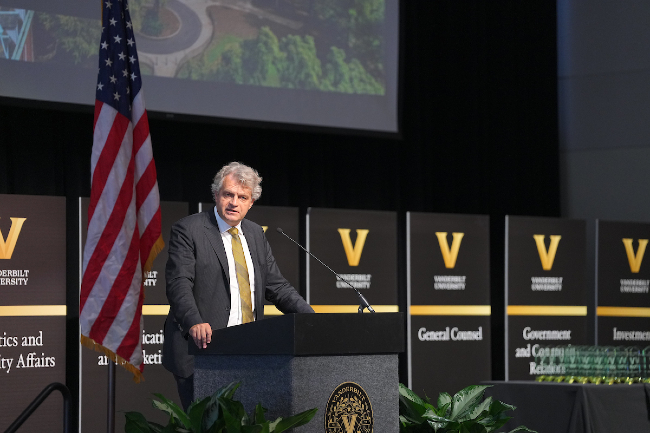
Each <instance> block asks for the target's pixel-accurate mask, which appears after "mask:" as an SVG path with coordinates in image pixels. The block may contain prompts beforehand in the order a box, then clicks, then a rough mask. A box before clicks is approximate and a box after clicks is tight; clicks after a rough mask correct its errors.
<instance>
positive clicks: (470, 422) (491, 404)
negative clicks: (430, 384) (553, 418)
mask: <svg viewBox="0 0 650 433" xmlns="http://www.w3.org/2000/svg"><path fill="white" fill-rule="evenodd" d="M486 388H488V386H485V385H472V386H468V387H467V388H465V389H463V390H462V391H460V392H458V393H457V394H455V395H454V396H453V397H451V396H450V395H449V394H448V393H446V392H442V393H440V395H439V396H438V407H437V408H436V407H435V406H434V405H432V404H431V403H430V402H429V399H428V398H426V401H425V400H423V399H421V398H420V397H418V396H417V395H416V394H415V393H414V392H413V391H411V390H410V389H409V388H407V387H406V386H404V385H403V384H401V383H400V384H399V421H400V433H429V432H436V433H487V432H494V431H496V430H498V429H499V428H501V427H503V425H504V424H505V423H506V422H508V420H510V419H511V418H512V417H510V416H507V415H506V414H505V412H506V411H509V410H514V409H515V407H514V406H511V405H509V404H505V403H502V402H500V401H498V400H494V399H492V397H488V398H486V399H485V400H483V393H484V392H485V389H486ZM516 431H528V432H534V430H530V429H528V428H527V427H524V426H519V427H517V428H516V429H514V430H511V432H510V433H512V432H516Z"/></svg>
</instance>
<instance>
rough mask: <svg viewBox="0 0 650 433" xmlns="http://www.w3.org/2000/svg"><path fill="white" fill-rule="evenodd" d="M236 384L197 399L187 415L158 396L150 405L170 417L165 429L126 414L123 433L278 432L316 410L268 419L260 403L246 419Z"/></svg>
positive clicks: (300, 422) (304, 420)
mask: <svg viewBox="0 0 650 433" xmlns="http://www.w3.org/2000/svg"><path fill="white" fill-rule="evenodd" d="M238 387H239V383H235V382H233V383H231V384H229V385H226V386H224V387H222V388H219V389H218V390H217V391H216V392H215V393H214V394H212V395H211V396H210V397H206V398H204V399H201V400H196V401H194V402H192V404H190V407H188V408H187V413H186V412H184V411H183V409H181V408H180V407H178V406H177V405H176V404H175V403H173V402H172V401H170V400H168V399H166V398H165V397H163V396H162V395H161V394H155V396H156V397H158V399H159V400H160V401H158V400H154V401H153V406H154V407H155V408H156V409H160V410H162V411H164V412H167V413H168V414H169V422H168V423H167V425H166V426H163V425H160V424H157V423H154V422H151V421H147V420H146V419H145V417H144V415H142V414H141V413H139V412H127V413H126V425H125V427H124V430H125V432H126V433H173V432H177V433H281V432H283V431H285V430H288V429H290V428H294V427H298V426H301V425H304V424H307V423H308V422H309V421H310V420H311V419H312V418H313V417H314V415H315V414H316V411H317V409H316V408H314V409H310V410H306V411H304V412H301V413H299V414H296V415H293V416H290V417H288V418H282V417H280V418H278V419H276V420H275V421H270V420H267V419H266V417H265V413H266V409H265V408H263V407H262V405H261V404H257V406H255V410H254V411H253V413H252V414H251V416H248V414H247V413H246V411H245V410H244V406H243V405H242V404H241V402H239V401H237V400H234V399H233V396H234V394H235V391H236V390H237V388H238Z"/></svg>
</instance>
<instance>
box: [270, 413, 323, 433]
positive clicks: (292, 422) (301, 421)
mask: <svg viewBox="0 0 650 433" xmlns="http://www.w3.org/2000/svg"><path fill="white" fill-rule="evenodd" d="M317 411H318V409H317V408H313V409H309V410H306V411H304V412H300V413H298V414H295V415H292V416H290V417H288V418H284V419H281V420H280V421H279V422H278V423H277V424H275V426H274V427H275V428H274V429H273V430H271V433H281V432H283V431H285V430H289V429H290V428H294V427H300V426H301V425H305V424H307V423H308V422H309V421H311V419H312V418H313V417H314V415H316V412H317Z"/></svg>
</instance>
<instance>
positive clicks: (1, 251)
mask: <svg viewBox="0 0 650 433" xmlns="http://www.w3.org/2000/svg"><path fill="white" fill-rule="evenodd" d="M10 219H11V228H10V229H9V234H8V235H7V240H6V241H5V239H4V236H2V232H0V259H10V258H11V255H12V254H13V253H14V248H15V247H16V241H18V235H19V234H20V229H22V228H23V223H24V222H25V220H26V219H27V218H10Z"/></svg>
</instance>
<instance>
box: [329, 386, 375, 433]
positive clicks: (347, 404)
mask: <svg viewBox="0 0 650 433" xmlns="http://www.w3.org/2000/svg"><path fill="white" fill-rule="evenodd" d="M372 425H373V416H372V405H371V404H370V399H369V398H368V394H366V391H365V390H364V389H363V388H361V387H360V386H359V385H357V384H356V383H354V382H344V383H342V384H340V385H339V386H337V387H336V389H335V390H334V392H332V395H330V398H329V400H327V407H326V408H325V432H326V433H372V431H373V430H372Z"/></svg>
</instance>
